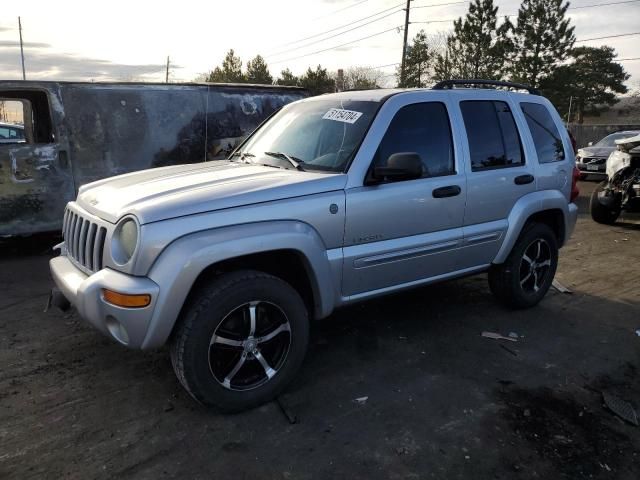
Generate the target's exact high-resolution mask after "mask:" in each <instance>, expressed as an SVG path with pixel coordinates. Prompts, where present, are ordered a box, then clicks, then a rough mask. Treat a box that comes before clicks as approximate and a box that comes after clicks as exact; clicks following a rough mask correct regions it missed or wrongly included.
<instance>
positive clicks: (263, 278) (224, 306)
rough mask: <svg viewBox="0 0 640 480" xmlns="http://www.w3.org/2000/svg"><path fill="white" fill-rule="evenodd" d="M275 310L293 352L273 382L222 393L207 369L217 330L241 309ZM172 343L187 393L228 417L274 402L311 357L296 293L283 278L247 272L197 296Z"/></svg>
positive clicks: (216, 283)
mask: <svg viewBox="0 0 640 480" xmlns="http://www.w3.org/2000/svg"><path fill="white" fill-rule="evenodd" d="M257 299H259V300H263V301H269V302H272V303H273V304H275V305H277V306H278V307H279V308H280V309H281V310H282V311H283V312H284V313H285V314H286V316H287V319H288V321H289V323H290V328H291V330H290V335H291V337H290V338H291V340H290V346H289V351H288V354H287V357H286V359H285V362H284V364H283V365H282V367H281V368H280V369H279V370H278V372H277V373H276V374H275V376H274V377H273V378H271V379H270V380H268V381H267V383H265V384H264V385H261V386H259V387H257V388H255V389H252V390H246V391H234V390H230V389H227V388H225V387H223V386H222V385H221V384H220V383H219V382H218V381H217V380H216V379H215V378H214V376H213V374H212V371H211V369H210V367H209V345H210V341H211V338H212V335H213V333H214V331H215V330H216V328H217V327H218V325H219V324H220V323H221V322H222V321H223V320H224V319H225V318H226V316H227V315H228V314H229V313H230V312H232V311H233V310H234V308H236V307H237V306H238V305H243V304H246V303H248V302H251V301H254V300H257ZM188 302H189V305H188V306H187V308H185V311H184V312H183V314H182V315H181V318H180V319H179V320H178V323H177V325H176V327H175V329H174V332H173V334H172V336H171V340H170V353H171V363H172V364H173V369H174V371H175V373H176V376H177V377H178V379H179V380H180V383H181V384H182V386H183V387H184V388H185V390H187V392H188V393H189V394H190V395H191V396H192V397H193V398H194V399H196V400H197V401H198V402H200V403H202V404H203V405H206V406H214V407H217V408H218V409H220V410H222V411H224V412H238V411H242V410H246V409H249V408H253V407H256V406H258V405H261V404H263V403H266V402H268V401H270V400H272V399H274V398H275V397H276V396H277V395H278V394H280V393H281V392H282V390H284V389H285V388H286V387H287V385H288V384H289V383H290V382H291V380H292V379H293V378H294V377H295V375H296V373H297V372H298V370H299V368H300V366H301V365H302V361H303V359H304V356H305V354H306V351H307V346H308V340H309V319H308V312H307V308H306V306H305V304H304V301H303V300H302V298H301V297H300V295H299V294H298V292H297V291H296V290H295V289H294V288H293V287H291V286H290V285H289V284H288V283H286V282H285V281H283V280H282V279H280V278H277V277H274V276H272V275H268V274H266V273H263V272H258V271H252V270H243V271H237V272H233V273H227V274H223V275H221V276H219V277H217V278H215V280H213V281H212V282H211V283H210V284H207V285H204V286H202V287H200V288H199V289H198V291H196V292H194V293H193V294H192V295H191V296H190V298H189V300H188Z"/></svg>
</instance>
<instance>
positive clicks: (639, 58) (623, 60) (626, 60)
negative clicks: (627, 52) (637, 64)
mask: <svg viewBox="0 0 640 480" xmlns="http://www.w3.org/2000/svg"><path fill="white" fill-rule="evenodd" d="M633 60H640V57H630V58H618V59H616V60H614V61H616V62H631V61H633Z"/></svg>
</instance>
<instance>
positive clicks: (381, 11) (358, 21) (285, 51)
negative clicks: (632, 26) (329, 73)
mask: <svg viewBox="0 0 640 480" xmlns="http://www.w3.org/2000/svg"><path fill="white" fill-rule="evenodd" d="M633 1H640V0H633ZM361 3H363V2H361ZM463 3H469V2H468V1H457V2H446V3H436V4H433V5H416V6H412V7H410V8H411V9H414V8H433V7H441V6H446V5H458V4H463ZM355 5H358V4H354V5H352V6H355ZM403 5H404V3H398V4H396V5H394V6H392V7H389V8H385V9H384V10H380V11H379V12H376V13H374V14H371V15H368V16H366V17H363V18H360V19H358V20H354V21H352V22H349V23H346V24H344V25H340V26H338V27H334V28H332V29H330V30H325V31H323V32H320V33H316V34H314V35H310V36H308V37H304V38H300V39H298V40H294V41H291V42H287V43H283V44H280V45H278V47H284V46H287V45H292V44H298V43H299V42H303V41H305V40H310V39H312V38H317V37H321V36H322V35H326V34H327V33H332V32H335V31H337V30H341V29H343V28H346V27H350V26H351V25H355V24H356V23H360V22H362V21H364V20H368V19H370V18H373V17H376V16H378V15H380V14H382V13H387V12H389V11H390V10H394V11H393V12H391V13H387V14H386V15H384V16H382V17H379V18H377V19H375V20H372V21H370V22H367V23H364V24H362V25H358V26H357V27H353V28H350V29H348V30H345V31H344V32H339V33H336V34H335V35H331V36H329V37H326V38H321V39H318V40H314V41H313V42H309V43H307V44H305V45H298V46H296V47H293V48H288V49H285V50H282V51H279V52H274V53H268V54H266V55H265V58H268V57H274V56H277V55H280V54H283V53H288V52H293V51H295V50H300V49H301V48H304V47H308V46H311V45H314V44H316V43H320V42H323V41H325V40H330V39H331V38H335V37H338V36H340V35H343V34H345V33H348V32H351V31H353V30H357V29H359V28H362V27H365V26H367V25H370V24H372V23H374V22H377V21H379V20H382V19H383V18H387V17H390V16H391V15H395V14H396V13H398V12H401V11H404V10H405V9H404V8H400V9H399V7H401V6H403ZM346 8H349V7H346ZM346 8H345V9H346ZM278 47H276V48H278ZM272 63H273V62H272Z"/></svg>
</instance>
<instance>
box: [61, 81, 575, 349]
mask: <svg viewBox="0 0 640 480" xmlns="http://www.w3.org/2000/svg"><path fill="white" fill-rule="evenodd" d="M387 95H390V96H389V97H388V98H387V99H386V101H384V103H383V104H382V106H381V107H380V109H379V111H378V114H377V115H376V117H375V119H374V120H373V123H372V124H371V127H370V128H369V131H368V132H367V134H366V136H365V138H364V140H363V142H362V144H361V146H360V148H359V150H358V152H357V154H356V156H355V158H354V160H353V162H352V164H351V165H350V167H349V169H348V171H347V173H337V174H328V173H314V172H301V171H297V170H284V169H274V168H271V167H266V166H258V165H244V164H239V163H231V162H213V163H204V164H197V165H182V166H173V167H164V168H158V169H152V170H146V171H142V172H136V173H130V174H127V175H122V176H119V177H114V178H111V179H107V180H102V181H99V182H95V183H92V184H89V185H86V186H84V187H82V188H81V189H80V192H79V194H78V198H77V200H76V202H71V204H70V205H69V208H72V209H75V210H76V211H79V212H84V214H85V215H86V216H87V217H88V218H91V220H92V221H95V222H99V224H100V225H104V226H106V227H107V234H106V242H105V247H104V255H103V269H102V270H100V271H98V272H95V273H92V272H89V271H86V269H85V271H83V270H82V269H81V268H79V266H78V265H77V264H76V263H75V262H74V261H73V260H72V259H70V258H69V256H68V255H67V254H66V247H65V245H64V244H62V245H61V248H62V255H61V256H59V257H57V258H54V259H53V260H52V261H51V270H52V274H53V278H54V280H55V282H56V284H57V285H58V287H59V288H60V289H61V290H62V292H63V293H64V294H65V296H66V297H67V298H68V299H69V300H70V301H71V302H72V303H73V304H74V305H75V306H76V307H77V308H78V310H79V312H80V314H81V315H82V316H83V317H84V318H85V319H87V320H88V321H89V322H91V323H92V324H94V325H95V326H96V327H97V328H98V329H100V330H102V331H103V332H105V333H108V334H109V333H110V334H111V335H112V336H113V337H114V338H116V340H118V341H120V342H121V343H124V344H126V345H128V346H130V347H134V348H145V349H146V348H153V347H158V346H160V345H162V344H164V343H165V342H166V341H167V339H168V337H169V335H170V333H171V331H172V329H173V326H174V324H175V322H176V319H177V317H178V315H179V312H180V310H181V308H182V306H183V304H184V302H185V299H186V298H187V295H188V293H189V291H190V289H191V287H192V285H193V283H194V281H195V280H196V279H197V277H198V275H199V274H200V273H201V272H202V271H203V270H204V269H205V268H207V267H209V266H211V265H214V264H216V263H217V262H220V261H223V260H227V259H231V258H235V257H240V256H243V255H248V254H253V253H257V252H269V251H275V250H283V249H285V250H292V251H295V252H297V253H298V254H299V255H300V257H301V258H302V259H303V260H304V264H305V267H306V270H307V273H308V275H309V279H310V284H311V286H312V290H313V295H314V312H313V315H314V316H315V317H316V318H323V317H326V316H328V315H330V314H331V312H332V311H333V310H334V309H335V308H337V307H340V306H343V305H346V304H349V303H353V302H356V301H359V300H363V299H367V298H371V297H375V296H378V295H382V294H386V293H390V292H395V291H398V290H402V289H407V288H411V287H415V286H418V285H424V284H428V283H432V282H436V281H440V280H444V279H448V278H454V277H459V276H463V275H467V274H471V273H475V272H481V271H484V270H486V269H487V268H488V267H489V266H490V265H491V264H492V263H501V262H504V260H505V259H506V257H507V255H508V254H509V252H510V251H511V248H512V247H513V245H514V243H515V241H516V239H517V237H518V235H519V233H520V231H521V229H522V227H523V225H524V223H525V222H526V220H527V219H528V218H529V217H530V216H531V215H532V214H535V213H536V212H540V211H544V210H548V209H555V210H559V211H560V212H561V213H562V215H563V218H564V223H565V228H564V231H565V238H563V239H561V243H564V241H566V239H567V238H568V237H569V236H570V234H571V232H572V231H573V227H574V225H575V221H576V217H577V207H576V206H575V204H573V203H571V202H570V190H571V175H572V170H573V168H574V163H575V159H574V157H573V154H572V152H573V150H572V147H571V142H570V139H569V137H568V135H567V133H566V130H565V128H564V126H563V125H562V121H561V119H560V118H559V116H558V114H557V113H556V111H555V109H554V108H553V107H552V106H551V104H550V103H549V102H548V101H547V100H546V99H544V98H543V97H538V96H533V95H527V94H518V93H511V92H501V91H493V90H467V89H460V90H453V91H434V90H409V91H402V90H398V91H389V90H386V91H385V90H382V91H380V90H376V91H367V92H345V93H341V94H335V96H336V97H337V98H342V99H353V100H380V99H382V98H383V97H385V96H387ZM321 98H322V99H327V98H329V96H327V95H324V96H322V97H321ZM470 99H473V100H500V101H504V102H507V103H509V104H510V106H511V110H512V112H513V115H514V118H515V121H516V124H517V126H518V129H519V132H520V136H521V141H522V145H523V149H524V154H525V165H523V166H518V167H513V168H503V169H497V170H488V171H482V172H472V171H471V166H470V160H469V147H468V141H467V135H466V131H465V128H464V122H463V119H462V114H461V111H460V107H459V102H460V101H462V100H470ZM302 101H304V102H312V101H314V99H313V98H310V99H305V100H302ZM432 101H437V102H443V103H445V104H446V106H447V109H448V112H449V116H450V122H451V128H452V137H453V142H454V153H455V169H456V173H455V174H454V175H448V176H441V177H435V178H422V179H417V180H410V181H399V182H395V183H385V184H380V185H372V186H367V185H364V178H365V175H366V173H367V171H368V169H369V166H370V164H371V160H372V158H373V156H374V153H375V151H376V149H377V148H378V145H379V143H380V140H381V139H382V137H383V135H384V133H385V132H386V130H387V127H388V126H389V124H390V122H391V120H392V118H393V116H394V115H395V113H396V112H397V111H398V110H399V109H400V108H402V107H403V106H405V105H408V104H412V103H419V102H432ZM519 102H535V103H540V104H543V105H544V106H545V107H547V108H548V109H549V111H550V112H551V115H552V117H553V118H554V121H555V123H556V126H557V127H558V130H559V131H560V132H561V135H562V141H563V145H564V150H565V152H566V158H565V160H563V161H561V162H554V163H548V164H539V163H538V161H537V157H536V151H535V148H534V144H533V140H532V138H531V134H530V133H529V129H528V127H527V124H526V121H525V119H524V116H523V114H522V112H521V110H520V108H519V106H518V103H519ZM523 174H531V175H533V176H534V177H535V181H534V182H533V183H531V184H528V185H515V183H514V181H513V179H514V178H515V177H516V176H518V175H523ZM449 185H457V186H459V187H460V188H461V193H460V195H458V196H454V197H449V198H434V197H433V196H432V191H433V190H434V189H435V188H439V187H443V186H449ZM332 205H336V206H337V207H338V208H337V212H335V207H333V208H332ZM332 211H333V212H335V213H332ZM124 216H134V217H135V218H137V220H138V221H139V223H140V225H141V226H140V231H139V239H138V247H137V250H136V254H135V255H134V257H133V258H132V260H131V261H130V262H129V263H127V264H126V265H117V264H116V263H115V262H114V260H113V259H112V257H111V252H110V244H111V238H112V235H113V232H114V229H115V226H116V223H117V222H118V221H119V220H120V219H122V218H123V217H124ZM102 288H109V289H112V290H116V291H119V292H123V293H142V292H146V293H151V294H152V298H153V300H152V303H151V305H149V306H148V307H145V308H141V309H125V308H120V307H116V306H113V305H110V304H108V303H107V302H105V301H104V300H103V298H102V293H101V289H102ZM114 318H115V319H117V322H119V323H120V324H122V325H123V326H124V328H125V329H126V331H127V338H126V339H125V340H126V341H123V339H122V338H118V332H117V330H114V329H113V328H111V329H110V328H109V325H113V319H114ZM109 322H111V323H109ZM114 332H115V334H114Z"/></svg>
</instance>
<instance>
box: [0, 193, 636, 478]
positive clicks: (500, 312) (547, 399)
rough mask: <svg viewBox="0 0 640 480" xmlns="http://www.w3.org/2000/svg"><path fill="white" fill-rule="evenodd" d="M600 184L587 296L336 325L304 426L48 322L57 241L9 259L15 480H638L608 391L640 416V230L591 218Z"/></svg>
mask: <svg viewBox="0 0 640 480" xmlns="http://www.w3.org/2000/svg"><path fill="white" fill-rule="evenodd" d="M594 185H595V184H594V183H591V182H581V189H582V191H583V193H582V195H581V198H580V206H581V212H582V213H581V215H580V218H579V220H578V225H577V228H576V232H575V234H574V236H573V238H572V240H571V241H570V243H569V245H568V246H567V247H566V248H564V249H563V250H562V251H561V255H560V267H559V271H558V274H557V279H559V280H560V281H561V282H562V283H563V284H564V285H566V286H568V287H569V288H571V289H572V290H573V292H574V293H573V294H566V293H564V294H563V293H559V292H557V291H551V292H550V293H549V295H547V297H546V298H545V300H543V302H542V303H541V304H540V305H539V306H537V307H536V308H534V309H531V310H527V311H517V312H514V311H509V310H506V309H504V308H502V307H501V306H499V305H498V304H496V303H495V302H494V300H493V298H492V297H491V295H490V293H489V291H488V287H487V283H486V277H485V276H484V275H480V276H475V277H470V278H467V279H463V280H458V281H451V282H447V283H444V284H440V285H435V286H431V287H428V288H422V289H419V290H416V291H413V292H410V293H406V294H402V295H396V296H393V297H390V298H385V299H380V300H376V301H372V302H368V303H365V304H362V305H358V306H355V307H352V308H349V309H345V310H342V311H339V312H337V313H336V314H335V315H333V316H332V317H331V318H330V319H328V320H327V321H323V322H321V323H317V324H315V325H314V327H313V333H312V339H311V348H310V351H309V354H308V356H307V359H306V361H305V364H304V366H303V369H302V372H301V374H300V375H299V377H298V379H297V381H296V382H295V383H294V385H292V387H291V388H290V389H289V390H288V392H287V393H286V394H285V395H283V397H282V398H281V403H282V404H283V406H284V409H285V410H286V411H287V412H288V413H289V414H290V415H292V416H296V417H297V419H298V422H297V423H295V424H292V423H290V422H289V421H288V419H287V417H286V416H285V414H284V413H283V410H282V409H281V408H280V407H279V405H278V404H277V403H275V402H274V403H271V404H268V405H265V406H263V407H261V408H258V409H255V410H253V411H249V412H246V413H242V414H237V415H222V414H219V413H217V412H215V411H209V410H206V409H204V408H202V407H200V406H199V405H197V404H196V403H195V402H194V401H193V400H192V399H191V398H190V397H189V396H188V395H187V394H186V393H185V392H184V391H183V390H182V388H181V387H180V385H179V384H178V381H177V380H176V378H175V377H174V375H173V371H172V369H171V364H170V361H169V357H168V353H167V351H166V350H160V351H155V352H138V351H130V350H127V349H125V348H124V347H121V346H119V345H117V344H115V343H114V342H112V341H111V340H109V339H108V338H106V337H103V336H101V335H100V334H99V333H97V332H96V331H94V330H93V329H92V328H90V327H89V326H88V325H86V324H85V323H84V322H83V321H81V320H80V319H79V318H78V317H77V316H76V315H75V314H70V313H67V314H63V313H60V312H56V311H50V312H48V313H44V312H43V309H44V306H45V302H46V299H47V293H48V289H49V288H50V285H51V282H50V279H49V274H48V266H47V260H48V258H49V257H48V254H47V253H46V247H48V245H49V243H50V242H51V240H50V239H39V240H34V241H31V242H26V243H25V242H20V243H18V244H15V243H13V244H10V245H5V246H4V247H3V248H2V251H3V257H2V258H0V478H16V479H28V478H79V479H90V478H99V479H101V478H112V477H117V478H153V479H155V478H203V479H204V478H207V479H209V478H234V479H256V478H268V479H328V478H332V479H333V478H336V479H339V478H349V479H400V478H403V479H405V478H406V479H423V478H424V479H429V478H441V479H457V478H470V479H485V478H489V479H494V478H495V479H514V478H522V479H534V478H546V479H558V478H567V479H580V478H595V479H613V478H616V479H634V480H637V479H638V478H640V427H636V426H633V425H631V424H629V423H624V422H623V421H622V420H620V419H619V418H618V417H616V416H615V415H613V414H612V413H611V412H610V411H609V410H607V409H606V408H605V407H604V404H603V400H602V392H607V393H610V394H612V395H615V396H617V397H620V398H622V399H624V400H626V401H628V402H630V403H631V404H632V405H633V406H634V407H635V409H636V410H637V411H638V412H639V413H640V337H639V336H637V335H636V333H635V332H636V330H637V329H640V217H638V216H635V217H634V216H631V215H628V216H626V217H625V218H623V219H622V220H621V221H620V222H619V223H618V224H616V225H615V226H610V227H609V226H602V225H598V224H596V223H594V222H592V221H591V219H590V217H589V216H588V213H587V211H586V205H587V198H588V195H589V193H590V192H591V191H592V190H593V187H594ZM485 330H486V331H492V332H500V333H502V334H504V335H507V334H509V333H510V332H515V333H517V334H518V335H519V336H520V338H519V340H518V341H517V342H505V341H498V340H493V339H489V338H484V337H482V336H480V334H481V332H482V331H485ZM360 397H368V399H367V400H366V401H365V402H362V403H358V402H355V401H354V399H356V398H360Z"/></svg>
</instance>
